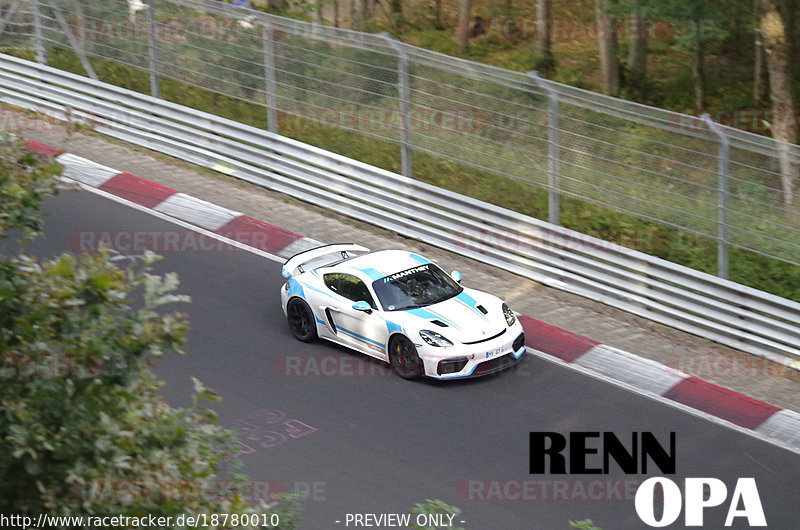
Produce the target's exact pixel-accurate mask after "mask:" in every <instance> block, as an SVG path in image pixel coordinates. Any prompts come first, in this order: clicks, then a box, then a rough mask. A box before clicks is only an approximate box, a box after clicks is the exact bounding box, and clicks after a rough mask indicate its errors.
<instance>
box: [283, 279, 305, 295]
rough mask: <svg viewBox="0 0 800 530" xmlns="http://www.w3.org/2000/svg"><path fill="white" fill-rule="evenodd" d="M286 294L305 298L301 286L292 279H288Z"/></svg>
mask: <svg viewBox="0 0 800 530" xmlns="http://www.w3.org/2000/svg"><path fill="white" fill-rule="evenodd" d="M287 292H288V293H289V295H290V296H299V297H300V298H305V297H306V296H305V293H304V292H303V284H301V283H300V282H298V281H297V280H295V279H294V278H290V279H289V290H288V291H287Z"/></svg>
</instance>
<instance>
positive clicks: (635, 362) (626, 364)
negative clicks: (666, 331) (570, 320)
mask: <svg viewBox="0 0 800 530" xmlns="http://www.w3.org/2000/svg"><path fill="white" fill-rule="evenodd" d="M575 364H579V365H581V366H585V367H586V368H589V369H591V370H594V371H595V372H597V373H599V374H603V375H606V376H608V377H613V378H615V379H618V380H620V381H623V382H625V383H628V384H631V385H634V386H636V387H638V388H641V389H642V390H646V391H649V392H652V393H654V394H658V395H661V394H664V392H666V391H667V390H669V389H670V388H673V387H674V386H675V385H677V384H678V383H680V382H681V381H683V380H684V379H686V378H687V377H689V376H688V375H687V374H685V373H683V372H679V371H677V370H673V369H672V368H669V367H667V366H664V365H663V364H661V363H659V362H656V361H653V360H650V359H644V358H642V357H639V356H637V355H634V354H632V353H628V352H626V351H622V350H618V349H616V348H612V347H611V346H606V345H605V344H601V345H599V346H595V347H594V348H592V349H591V350H589V351H588V352H586V353H585V354H583V355H582V356H581V357H580V358H578V359H577V360H576V361H575Z"/></svg>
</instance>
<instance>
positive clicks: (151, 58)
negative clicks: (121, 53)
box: [147, 0, 161, 98]
mask: <svg viewBox="0 0 800 530" xmlns="http://www.w3.org/2000/svg"><path fill="white" fill-rule="evenodd" d="M157 30H158V28H157V25H156V0H148V2H147V56H148V62H149V63H150V95H151V96H153V97H155V98H160V97H161V79H160V78H159V77H158V34H157Z"/></svg>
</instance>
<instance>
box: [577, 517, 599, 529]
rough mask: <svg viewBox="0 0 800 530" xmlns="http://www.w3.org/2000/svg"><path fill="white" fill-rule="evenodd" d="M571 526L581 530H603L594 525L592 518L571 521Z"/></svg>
mask: <svg viewBox="0 0 800 530" xmlns="http://www.w3.org/2000/svg"><path fill="white" fill-rule="evenodd" d="M569 527H570V528H579V529H581V530H603V529H602V528H598V527H596V526H595V525H594V523H593V522H592V520H591V519H584V520H582V521H570V522H569Z"/></svg>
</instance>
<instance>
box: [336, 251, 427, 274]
mask: <svg viewBox="0 0 800 530" xmlns="http://www.w3.org/2000/svg"><path fill="white" fill-rule="evenodd" d="M426 263H431V262H430V260H428V259H427V258H424V257H422V256H420V255H419V254H415V253H413V252H408V251H405V250H379V251H377V252H370V253H368V254H363V255H361V256H357V257H355V258H351V259H349V260H346V261H343V262H341V263H340V264H338V265H334V266H333V267H331V268H332V269H334V270H336V271H339V272H353V271H354V270H355V271H357V272H359V273H361V275H363V276H366V277H367V278H369V279H370V280H371V281H375V280H379V279H381V278H383V277H384V276H389V275H390V274H394V273H396V272H400V271H404V270H406V269H410V268H412V267H418V266H420V265H424V264H426Z"/></svg>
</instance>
